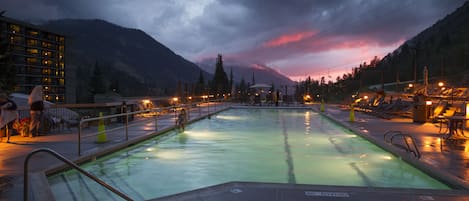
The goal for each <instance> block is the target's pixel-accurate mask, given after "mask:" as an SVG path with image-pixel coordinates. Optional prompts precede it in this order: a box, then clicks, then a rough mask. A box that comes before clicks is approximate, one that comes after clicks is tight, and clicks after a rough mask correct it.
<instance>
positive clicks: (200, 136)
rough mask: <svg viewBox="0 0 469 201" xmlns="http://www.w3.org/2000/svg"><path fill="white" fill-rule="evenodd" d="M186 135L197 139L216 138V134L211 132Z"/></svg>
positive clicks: (190, 132) (187, 133) (185, 132)
mask: <svg viewBox="0 0 469 201" xmlns="http://www.w3.org/2000/svg"><path fill="white" fill-rule="evenodd" d="M184 134H186V135H188V136H189V137H192V138H196V139H214V138H215V136H216V135H215V134H214V133H212V132H209V131H201V132H197V131H184Z"/></svg>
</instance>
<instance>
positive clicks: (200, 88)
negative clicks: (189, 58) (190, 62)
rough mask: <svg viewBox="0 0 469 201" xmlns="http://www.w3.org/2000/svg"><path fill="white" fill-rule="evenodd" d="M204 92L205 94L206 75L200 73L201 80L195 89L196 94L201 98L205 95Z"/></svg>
mask: <svg viewBox="0 0 469 201" xmlns="http://www.w3.org/2000/svg"><path fill="white" fill-rule="evenodd" d="M204 92H205V79H204V74H203V73H202V71H200V73H199V79H198V80H197V85H196V88H195V94H196V95H199V96H200V95H203V93H204Z"/></svg>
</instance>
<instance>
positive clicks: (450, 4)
mask: <svg viewBox="0 0 469 201" xmlns="http://www.w3.org/2000/svg"><path fill="white" fill-rule="evenodd" d="M463 3H464V0H288V1H285V0H79V1H78V0H77V1H68V0H0V9H1V10H6V11H7V13H6V14H5V16H8V17H13V18H17V19H20V20H26V21H30V22H41V21H45V20H53V19H62V18H81V19H83V18H85V19H96V18H97V19H103V20H106V21H109V22H112V23H114V24H117V25H120V26H124V27H129V28H137V29H141V30H143V31H145V32H146V33H148V34H150V35H151V36H152V37H153V38H155V39H156V40H158V41H159V42H161V43H163V44H164V45H166V46H167V47H169V48H170V49H172V50H173V51H175V52H176V53H177V54H180V55H182V56H183V57H185V58H186V59H188V60H191V61H194V62H197V61H200V60H202V59H205V58H209V57H215V56H216V55H217V54H218V53H221V54H223V55H224V57H227V58H232V59H237V60H241V61H244V62H252V63H260V64H265V65H267V66H270V67H272V68H274V69H276V70H278V71H279V72H281V73H283V74H285V75H287V76H289V77H290V78H292V79H294V80H298V79H304V78H305V77H306V76H308V75H311V76H312V77H315V78H318V77H320V76H326V77H329V76H330V77H331V78H332V79H335V77H336V76H337V75H341V74H343V73H344V72H350V71H351V69H352V67H354V66H358V64H359V63H362V62H364V61H369V60H370V59H372V58H373V57H374V56H378V57H380V58H381V57H383V56H385V55H386V54H387V53H389V52H392V51H393V50H394V49H396V48H397V47H399V46H400V45H401V44H402V43H403V42H404V41H405V40H407V39H410V38H411V37H413V36H415V35H416V34H418V33H419V32H420V31H422V30H424V29H425V28H427V27H429V26H431V25H432V24H434V23H435V22H436V21H438V20H439V19H442V18H443V17H444V16H446V15H447V14H450V13H451V12H453V11H454V10H455V9H456V8H458V7H459V6H462V4H463Z"/></svg>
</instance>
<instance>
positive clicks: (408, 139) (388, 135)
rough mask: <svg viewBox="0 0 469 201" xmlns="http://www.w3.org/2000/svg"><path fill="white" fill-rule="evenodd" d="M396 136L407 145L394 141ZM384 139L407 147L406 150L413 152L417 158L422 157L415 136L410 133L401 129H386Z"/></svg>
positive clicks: (400, 146) (398, 145)
mask: <svg viewBox="0 0 469 201" xmlns="http://www.w3.org/2000/svg"><path fill="white" fill-rule="evenodd" d="M396 137H398V138H400V139H402V140H403V142H404V144H405V146H404V145H402V144H399V143H394V142H393V140H394V139H395V138H396ZM384 141H385V142H387V143H390V144H392V145H394V146H396V147H399V148H402V149H405V150H406V152H410V153H412V154H413V155H414V156H415V157H416V158H420V157H421V156H422V155H421V154H420V151H419V149H418V147H417V145H416V143H415V139H414V137H412V136H411V135H409V134H404V133H402V132H401V131H394V130H390V131H386V132H385V133H384ZM411 145H412V146H411Z"/></svg>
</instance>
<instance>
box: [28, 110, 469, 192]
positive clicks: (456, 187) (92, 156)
mask: <svg viewBox="0 0 469 201" xmlns="http://www.w3.org/2000/svg"><path fill="white" fill-rule="evenodd" d="M229 109H307V110H312V111H315V112H317V113H319V114H320V115H322V116H324V117H326V118H327V119H329V120H331V121H332V122H334V123H336V124H339V125H340V126H342V127H344V128H345V129H348V130H349V131H351V132H353V133H355V134H357V135H359V136H361V137H362V138H364V139H366V140H368V141H370V142H371V143H373V144H375V145H376V146H378V147H380V148H382V149H384V150H385V151H388V152H390V153H391V154H393V155H395V156H397V157H399V158H401V159H403V160H404V161H405V162H407V163H409V164H410V165H412V166H414V167H416V168H417V169H419V170H421V171H422V172H424V173H426V174H428V175H430V176H431V177H433V178H435V179H437V180H438V181H440V182H442V183H444V184H447V185H448V186H449V187H451V188H453V189H450V190H443V191H446V192H464V193H468V189H469V184H468V183H467V182H465V181H462V180H461V179H459V178H457V177H455V176H454V175H451V174H449V173H446V172H443V171H441V170H439V169H437V168H435V167H433V166H431V165H430V164H426V163H424V162H422V161H420V160H417V159H415V158H414V157H411V156H410V155H409V154H407V153H405V152H402V150H400V149H398V148H396V147H394V146H391V145H389V144H387V143H385V142H382V141H379V140H378V139H375V138H373V137H372V136H369V135H367V134H365V133H363V132H362V131H360V130H359V129H357V128H354V127H352V126H351V125H349V124H347V123H346V122H343V121H340V120H338V119H335V118H334V117H332V116H331V115H329V114H327V113H324V112H320V111H319V109H318V108H317V107H313V106H311V105H308V106H279V107H275V106H240V105H231V106H227V107H226V108H222V109H219V110H217V111H214V112H212V113H210V114H207V115H203V116H200V117H197V118H194V119H192V120H190V121H188V123H189V124H190V123H193V122H196V121H199V120H201V119H205V118H209V117H210V116H212V115H214V114H217V113H220V112H223V111H225V110H229ZM174 129H176V126H170V127H167V128H164V129H162V130H158V131H156V132H152V133H149V134H146V135H142V136H139V137H136V138H133V139H131V140H129V141H126V142H122V143H119V144H116V145H113V146H109V147H105V148H102V149H99V150H98V151H96V152H85V153H84V154H83V155H82V156H80V157H76V158H74V159H72V161H74V162H75V163H77V164H83V163H86V162H90V161H93V160H96V159H97V158H100V157H104V156H107V155H109V154H111V153H113V152H115V151H118V150H122V149H125V148H127V147H131V146H133V145H135V144H137V143H140V142H143V141H145V140H148V139H150V138H153V137H157V136H160V135H162V134H164V133H166V132H168V131H171V130H174ZM68 169H70V168H69V167H68V166H67V165H66V164H54V165H51V166H49V167H47V168H45V170H43V171H37V172H34V174H35V177H37V178H38V179H34V180H32V182H31V185H34V186H42V187H43V189H41V190H38V189H36V190H35V189H34V188H32V189H31V191H32V192H31V194H32V195H33V196H34V198H35V199H34V200H38V201H41V200H49V201H50V200H55V198H54V196H53V193H52V191H51V189H50V185H49V183H48V181H47V177H48V176H50V175H53V174H56V173H58V172H62V171H65V170H68ZM230 183H252V182H228V183H227V184H230ZM261 184H266V183H261ZM219 185H224V184H219ZM285 185H291V184H285ZM296 185H300V184H296ZM301 185H304V186H317V185H307V184H301ZM215 186H218V185H215ZM332 187H340V186H332ZM205 188H209V187H205ZM205 188H200V189H205ZM358 188H364V189H366V188H376V187H358ZM200 189H199V190H200ZM400 190H403V189H400ZM404 190H409V189H404ZM410 190H412V189H410ZM414 190H420V189H414ZM431 190H434V189H431ZM42 191H45V192H42ZM194 191H197V190H194ZM182 193H185V192H182ZM182 193H181V194H182ZM175 195H179V194H175ZM158 199H160V198H157V199H150V200H158Z"/></svg>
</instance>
